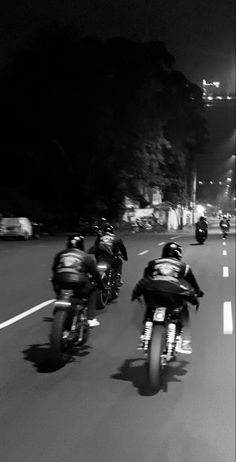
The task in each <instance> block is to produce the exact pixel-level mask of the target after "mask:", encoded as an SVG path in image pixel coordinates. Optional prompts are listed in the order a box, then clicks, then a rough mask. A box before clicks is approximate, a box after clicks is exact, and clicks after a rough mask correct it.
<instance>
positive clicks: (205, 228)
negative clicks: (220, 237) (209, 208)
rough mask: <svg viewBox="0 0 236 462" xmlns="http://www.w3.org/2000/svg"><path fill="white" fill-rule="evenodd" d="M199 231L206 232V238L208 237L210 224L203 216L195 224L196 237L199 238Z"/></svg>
mask: <svg viewBox="0 0 236 462" xmlns="http://www.w3.org/2000/svg"><path fill="white" fill-rule="evenodd" d="M199 229H203V231H205V233H206V238H207V237H208V222H207V219H206V217H204V216H201V217H200V218H199V220H198V221H197V223H196V224H195V235H196V237H197V232H198V230H199Z"/></svg>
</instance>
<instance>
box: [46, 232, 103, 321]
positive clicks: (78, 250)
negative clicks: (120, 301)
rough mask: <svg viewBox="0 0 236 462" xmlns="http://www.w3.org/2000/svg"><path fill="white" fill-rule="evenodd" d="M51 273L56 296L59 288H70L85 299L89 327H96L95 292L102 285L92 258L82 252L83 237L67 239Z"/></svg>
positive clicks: (75, 236)
mask: <svg viewBox="0 0 236 462" xmlns="http://www.w3.org/2000/svg"><path fill="white" fill-rule="evenodd" d="M52 272H53V277H52V284H53V288H54V291H55V292H56V294H57V295H58V294H59V292H60V289H61V288H70V289H73V290H74V293H75V296H78V297H81V296H82V297H84V298H87V299H88V322H89V325H90V327H95V326H98V325H99V324H100V322H99V321H98V320H97V319H96V317H95V313H96V302H97V296H98V293H97V292H98V289H101V290H102V289H103V283H102V281H101V277H100V274H99V272H98V270H97V267H96V262H95V259H94V257H93V256H92V255H88V254H87V253H86V252H84V238H83V236H78V235H73V236H69V237H68V240H67V248H66V249H65V250H62V251H61V252H59V253H58V254H57V255H56V256H55V258H54V261H53V265H52ZM89 275H91V276H92V279H93V281H94V282H95V283H96V284H94V283H93V282H92V281H91V279H90V278H89Z"/></svg>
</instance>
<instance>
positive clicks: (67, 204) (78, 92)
mask: <svg viewBox="0 0 236 462" xmlns="http://www.w3.org/2000/svg"><path fill="white" fill-rule="evenodd" d="M174 64H175V61H174V57H173V56H172V55H171V54H170V53H169V52H168V51H167V49H166V47H165V44H164V43H163V42H159V41H155V42H149V43H137V42H133V41H130V40H127V39H124V38H113V39H110V40H107V41H105V42H104V41H99V40H97V39H95V38H79V37H78V36H77V35H76V34H75V33H74V32H71V31H69V32H68V30H63V29H56V30H53V31H52V32H50V33H46V32H45V31H41V32H40V33H39V34H38V35H37V37H36V38H35V39H34V41H33V42H32V43H31V44H30V45H29V46H28V48H27V49H24V50H22V51H21V52H20V53H18V54H17V55H16V56H15V57H14V59H12V61H11V63H10V64H9V65H8V66H7V67H6V68H5V69H4V71H3V72H2V74H1V77H0V83H1V86H0V97H1V109H0V111H1V112H2V120H3V124H2V133H1V141H0V145H1V155H2V159H3V160H4V163H5V171H6V172H8V173H7V175H2V178H1V186H2V187H14V188H15V189H17V188H18V190H19V191H21V192H22V193H23V194H27V195H28V196H29V197H31V199H34V200H35V201H37V203H40V204H41V207H42V209H44V210H46V211H47V212H50V211H51V212H55V211H56V212H57V213H64V212H65V211H67V212H68V213H72V212H78V214H84V215H88V214H89V215H91V214H92V215H96V214H100V213H102V214H104V213H105V214H106V215H107V216H108V217H116V216H118V214H119V212H120V211H121V210H122V206H123V202H124V197H125V196H127V195H128V196H129V195H130V196H132V197H138V196H139V195H140V186H147V187H154V186H158V187H160V188H161V189H162V190H163V193H164V199H165V200H170V201H172V202H178V201H180V200H183V198H184V199H185V200H187V198H188V197H189V194H190V189H189V188H190V186H189V185H190V178H191V171H192V167H193V164H194V161H195V159H196V156H197V155H198V153H201V152H202V151H203V148H204V144H205V141H206V129H205V120H204V112H203V102H202V93H201V89H200V88H199V87H197V86H196V85H194V84H193V83H191V82H189V81H188V80H187V79H186V77H185V76H184V75H183V74H181V73H180V72H177V71H175V70H174V69H173V66H174ZM1 186H0V187H1ZM0 207H1V202H0Z"/></svg>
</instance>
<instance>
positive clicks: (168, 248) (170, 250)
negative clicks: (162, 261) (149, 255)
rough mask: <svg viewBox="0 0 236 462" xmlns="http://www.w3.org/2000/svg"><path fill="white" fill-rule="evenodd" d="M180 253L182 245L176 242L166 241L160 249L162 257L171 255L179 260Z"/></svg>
mask: <svg viewBox="0 0 236 462" xmlns="http://www.w3.org/2000/svg"><path fill="white" fill-rule="evenodd" d="M182 254H183V252H182V247H181V245H179V244H178V243H177V242H167V244H166V245H164V247H163V250H162V258H169V257H173V258H177V260H181V258H182Z"/></svg>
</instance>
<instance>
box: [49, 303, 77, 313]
mask: <svg viewBox="0 0 236 462" xmlns="http://www.w3.org/2000/svg"><path fill="white" fill-rule="evenodd" d="M71 306H72V304H71V302H68V301H66V300H57V301H56V302H55V304H54V310H53V313H54V314H55V313H57V311H68V309H69V308H71Z"/></svg>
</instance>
